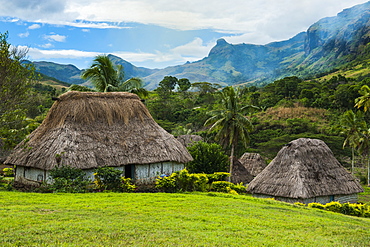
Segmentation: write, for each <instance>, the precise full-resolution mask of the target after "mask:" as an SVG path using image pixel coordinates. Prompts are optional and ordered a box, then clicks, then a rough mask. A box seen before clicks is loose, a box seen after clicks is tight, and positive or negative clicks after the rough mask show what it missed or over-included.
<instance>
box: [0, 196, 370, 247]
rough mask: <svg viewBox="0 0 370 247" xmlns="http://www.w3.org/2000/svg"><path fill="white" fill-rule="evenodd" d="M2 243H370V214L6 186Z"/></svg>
mask: <svg viewBox="0 0 370 247" xmlns="http://www.w3.org/2000/svg"><path fill="white" fill-rule="evenodd" d="M0 217H1V219H2V221H1V222H2V226H1V228H0V239H1V246H368V244H369V239H370V219H365V218H356V217H350V216H345V215H341V214H336V213H331V212H325V211H322V210H317V209H309V208H301V207H298V206H294V205H290V204H285V203H280V202H276V201H272V200H262V199H256V198H252V197H249V196H234V195H228V194H220V193H191V194H164V193H154V194H149V193H142V194H139V193H134V194H126V193H95V194H36V193H20V192H0Z"/></svg>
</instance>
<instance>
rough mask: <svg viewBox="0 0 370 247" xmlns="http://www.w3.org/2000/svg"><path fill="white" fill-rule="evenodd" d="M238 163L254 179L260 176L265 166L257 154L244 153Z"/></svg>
mask: <svg viewBox="0 0 370 247" xmlns="http://www.w3.org/2000/svg"><path fill="white" fill-rule="evenodd" d="M239 162H240V164H242V165H243V166H244V167H245V169H246V170H247V171H248V172H249V173H250V174H252V176H254V177H255V176H257V175H258V174H260V173H261V172H262V171H263V169H265V168H266V166H267V164H266V162H265V160H264V159H263V158H262V156H261V155H260V154H257V153H244V154H243V155H242V157H240V158H239Z"/></svg>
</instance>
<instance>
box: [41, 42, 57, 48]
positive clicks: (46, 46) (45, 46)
mask: <svg viewBox="0 0 370 247" xmlns="http://www.w3.org/2000/svg"><path fill="white" fill-rule="evenodd" d="M39 47H41V48H51V47H54V45H53V44H51V43H47V44H43V45H39Z"/></svg>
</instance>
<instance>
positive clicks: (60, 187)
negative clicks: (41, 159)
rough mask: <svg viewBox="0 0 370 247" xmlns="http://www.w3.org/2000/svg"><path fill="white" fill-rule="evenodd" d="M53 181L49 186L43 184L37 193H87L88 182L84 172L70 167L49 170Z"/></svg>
mask: <svg viewBox="0 0 370 247" xmlns="http://www.w3.org/2000/svg"><path fill="white" fill-rule="evenodd" d="M50 176H51V178H52V179H53V182H52V183H51V184H46V183H44V184H43V185H41V187H40V188H39V189H38V190H37V191H39V192H63V193H83V192H87V191H88V188H87V186H88V184H89V183H90V181H89V180H88V179H86V178H85V172H84V171H82V170H81V169H78V168H73V167H70V166H61V167H55V168H53V169H52V170H50Z"/></svg>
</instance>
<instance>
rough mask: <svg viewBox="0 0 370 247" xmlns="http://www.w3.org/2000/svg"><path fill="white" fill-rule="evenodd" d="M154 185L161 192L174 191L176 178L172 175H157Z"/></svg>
mask: <svg viewBox="0 0 370 247" xmlns="http://www.w3.org/2000/svg"><path fill="white" fill-rule="evenodd" d="M155 187H156V188H157V189H159V191H162V192H169V193H171V192H176V190H177V188H176V178H175V177H174V176H172V175H171V176H168V177H159V178H157V179H156V181H155Z"/></svg>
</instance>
